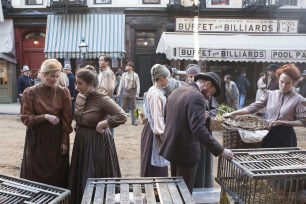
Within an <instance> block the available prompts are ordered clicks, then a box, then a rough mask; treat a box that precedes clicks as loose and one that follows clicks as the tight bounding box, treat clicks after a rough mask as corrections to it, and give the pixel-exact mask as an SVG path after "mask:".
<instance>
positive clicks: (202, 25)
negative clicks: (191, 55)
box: [175, 17, 299, 33]
mask: <svg viewBox="0 0 306 204" xmlns="http://www.w3.org/2000/svg"><path fill="white" fill-rule="evenodd" d="M298 23H299V22H298V20H269V19H219V18H216V19H215V18H197V17H195V18H176V23H175V31H189V32H190V31H192V32H194V31H198V32H243V33H297V32H298Z"/></svg>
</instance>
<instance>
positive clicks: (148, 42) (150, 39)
mask: <svg viewBox="0 0 306 204" xmlns="http://www.w3.org/2000/svg"><path fill="white" fill-rule="evenodd" d="M136 45H137V46H154V45H155V32H147V31H145V32H136Z"/></svg>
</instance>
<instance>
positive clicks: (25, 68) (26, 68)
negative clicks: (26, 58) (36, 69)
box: [22, 65, 30, 72]
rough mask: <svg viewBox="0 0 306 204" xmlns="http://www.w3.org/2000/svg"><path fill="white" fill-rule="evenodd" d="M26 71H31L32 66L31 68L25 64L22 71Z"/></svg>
mask: <svg viewBox="0 0 306 204" xmlns="http://www.w3.org/2000/svg"><path fill="white" fill-rule="evenodd" d="M25 71H30V68H29V66H28V65H24V66H23V67H22V72H25Z"/></svg>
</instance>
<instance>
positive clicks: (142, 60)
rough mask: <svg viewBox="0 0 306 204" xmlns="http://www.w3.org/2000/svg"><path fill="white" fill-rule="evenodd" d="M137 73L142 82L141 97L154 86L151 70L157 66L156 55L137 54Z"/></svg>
mask: <svg viewBox="0 0 306 204" xmlns="http://www.w3.org/2000/svg"><path fill="white" fill-rule="evenodd" d="M135 59H136V61H135V65H136V72H137V73H138V75H139V80H140V96H143V93H144V92H146V91H148V89H149V88H150V87H151V86H152V84H153V83H152V79H151V73H150V70H151V68H152V66H153V65H154V64H155V63H154V61H155V56H154V54H137V55H136V57H135Z"/></svg>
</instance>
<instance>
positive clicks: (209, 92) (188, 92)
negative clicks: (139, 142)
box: [160, 72, 234, 193]
mask: <svg viewBox="0 0 306 204" xmlns="http://www.w3.org/2000/svg"><path fill="white" fill-rule="evenodd" d="M194 81H195V82H193V83H191V85H190V86H182V87H180V88H178V89H176V90H175V91H174V92H172V94H171V95H170V96H169V98H168V101H167V104H166V110H165V117H166V126H165V132H164V141H163V143H162V146H161V150H160V155H161V156H163V157H164V158H165V159H167V160H169V161H170V162H171V175H172V176H182V177H183V178H184V181H185V183H186V184H187V187H188V189H189V191H190V193H192V190H193V187H194V182H195V177H196V173H197V166H198V161H199V159H200V144H202V145H204V146H205V147H207V148H208V149H209V150H210V151H211V153H212V154H213V155H215V156H222V157H224V158H226V159H229V160H230V159H232V158H233V156H234V155H233V153H232V152H231V151H230V150H228V149H225V148H224V147H223V146H222V145H220V144H219V143H218V141H217V140H215V139H214V138H213V137H212V135H211V134H210V133H209V131H208V129H207V128H206V127H205V123H206V119H205V110H206V102H205V100H206V99H209V98H210V97H212V96H219V95H220V94H221V79H220V77H219V76H218V75H217V74H215V73H213V72H207V73H200V74H198V75H196V76H195V79H194ZM205 98H206V99H205Z"/></svg>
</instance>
